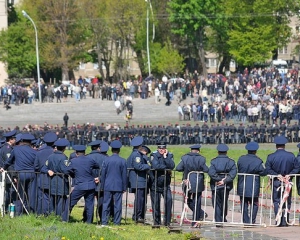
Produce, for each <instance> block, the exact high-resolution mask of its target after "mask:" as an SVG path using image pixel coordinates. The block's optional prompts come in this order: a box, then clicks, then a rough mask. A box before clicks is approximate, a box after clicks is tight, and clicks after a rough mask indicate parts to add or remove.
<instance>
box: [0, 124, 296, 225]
mask: <svg viewBox="0 0 300 240" xmlns="http://www.w3.org/2000/svg"><path fill="white" fill-rule="evenodd" d="M199 132H200V131H199ZM142 135H143V134H142ZM202 136H203V127H202ZM3 137H5V141H4V142H2V143H1V149H0V157H1V161H0V164H1V165H0V167H1V172H3V171H5V170H6V171H8V172H7V174H6V175H5V176H6V177H5V179H1V181H3V180H5V200H6V201H5V206H3V210H4V211H8V204H10V203H13V204H15V206H16V214H17V215H21V214H23V213H30V212H34V213H37V214H43V215H48V214H52V213H54V214H56V215H58V216H61V218H62V220H63V221H69V215H70V213H71V211H72V209H73V207H74V206H75V205H76V204H77V202H78V201H79V200H80V199H81V198H82V197H83V198H84V200H85V208H84V213H83V221H84V222H87V223H92V222H93V218H94V201H95V198H96V199H97V211H96V218H97V220H98V221H99V222H101V224H102V225H103V226H105V225H107V224H108V223H109V219H110V217H112V219H113V223H114V224H116V225H119V224H120V223H121V217H122V195H123V193H125V192H126V191H127V190H128V191H129V192H130V193H133V194H134V198H135V199H134V211H133V215H132V219H133V220H134V221H136V222H138V223H145V212H146V209H145V206H146V201H147V195H148V193H149V192H150V199H151V205H152V209H153V222H154V225H165V226H168V225H170V224H171V209H172V203H173V201H172V194H171V187H170V184H171V178H172V170H173V169H174V168H175V162H174V156H173V154H172V153H171V152H169V151H168V149H167V144H166V142H165V141H160V142H157V150H156V151H154V152H151V151H150V149H149V148H148V147H147V146H146V144H145V142H147V139H148V137H145V135H143V136H135V137H133V138H132V139H131V140H130V146H132V147H133V149H132V153H131V154H130V156H129V157H128V159H127V160H126V159H124V158H122V157H120V156H119V153H120V150H121V148H122V142H121V141H120V140H113V139H111V142H110V145H109V144H108V143H107V142H106V141H103V140H94V141H91V142H89V143H88V145H89V146H91V150H92V151H91V152H90V153H89V154H86V153H85V152H86V146H85V145H74V146H73V149H74V153H73V154H71V156H70V158H68V157H67V156H66V155H65V153H64V152H65V150H66V148H67V147H68V146H69V144H70V142H69V141H68V140H67V139H66V138H58V136H57V134H55V133H54V132H47V133H46V134H45V135H44V136H43V138H42V143H40V144H39V147H38V148H37V146H36V139H35V137H34V135H32V134H30V133H19V134H17V131H16V130H13V131H10V132H6V133H5V134H3ZM162 140H164V139H162ZM255 140H256V139H255ZM287 142H288V139H287V138H286V137H285V136H283V135H276V136H274V143H275V145H276V151H275V152H274V153H272V154H270V155H269V156H268V157H267V160H266V164H265V166H266V167H264V165H263V161H262V160H261V159H260V158H259V157H257V156H256V153H257V150H258V149H259V144H258V143H257V142H256V141H249V142H248V143H247V144H246V145H245V148H246V149H247V151H248V153H247V154H246V155H243V156H241V157H240V158H239V159H238V162H237V164H236V163H235V161H234V160H233V159H231V158H229V157H228V156H227V152H228V150H229V147H228V146H227V145H226V144H225V143H219V144H218V145H217V148H216V150H217V156H216V157H215V158H213V159H211V161H210V166H209V167H208V166H207V165H206V159H205V157H203V156H202V155H201V154H200V148H201V145H200V144H193V145H192V146H190V151H189V152H188V153H187V154H185V155H183V156H182V157H181V161H180V163H179V164H178V165H177V167H176V169H175V170H176V171H179V172H183V177H182V180H183V181H182V186H183V192H184V194H185V196H186V198H185V199H186V204H187V206H188V207H189V208H190V209H191V210H192V212H193V215H192V220H191V224H192V226H194V227H196V226H198V223H199V221H201V220H203V219H206V218H207V217H208V215H207V213H205V212H204V211H203V210H202V209H201V198H202V191H203V190H204V173H208V175H209V177H210V188H211V191H212V205H213V207H214V216H213V219H214V221H215V222H216V223H224V222H227V218H226V217H227V212H228V198H229V192H230V191H231V189H232V188H233V181H234V179H235V178H236V176H237V175H238V173H239V175H238V187H237V194H238V195H239V196H240V200H241V209H242V214H243V222H244V223H245V224H255V221H256V216H257V212H258V206H259V205H258V197H259V194H260V176H265V175H267V174H268V175H273V176H274V177H273V178H271V181H272V186H273V189H272V192H273V196H272V199H273V204H274V212H275V215H277V214H278V212H281V210H282V209H281V208H284V209H287V210H290V208H291V202H292V201H291V199H292V198H291V194H290V195H289V196H288V199H287V202H286V205H283V206H281V205H280V202H281V192H280V191H278V187H280V186H281V185H282V184H283V182H286V181H291V180H292V178H293V176H291V175H293V174H298V173H299V172H300V154H299V155H298V156H297V157H295V156H294V155H293V154H292V153H290V152H287V151H286V150H285V145H286V143H287ZM193 143H194V142H193ZM109 147H111V153H112V155H110V156H109V155H108V150H109ZM297 147H298V148H300V144H298V145H297ZM37 173H38V174H37ZM243 174H245V175H243ZM247 174H250V175H247ZM251 174H256V175H251ZM70 179H71V181H70ZM297 182H298V181H297ZM161 198H163V199H164V201H163V206H161ZM162 212H164V214H163V216H162V215H161V213H162ZM280 217H281V219H280ZM284 217H285V218H284ZM278 219H280V220H278ZM162 221H163V222H162ZM276 224H277V225H278V226H287V225H288V224H289V214H288V213H287V215H284V214H282V216H279V218H277V223H276ZM217 226H222V225H217Z"/></svg>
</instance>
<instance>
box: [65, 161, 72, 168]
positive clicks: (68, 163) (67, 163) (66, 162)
mask: <svg viewBox="0 0 300 240" xmlns="http://www.w3.org/2000/svg"><path fill="white" fill-rule="evenodd" d="M64 163H65V165H66V166H67V167H69V166H70V164H71V162H70V161H69V160H67V159H66V160H64Z"/></svg>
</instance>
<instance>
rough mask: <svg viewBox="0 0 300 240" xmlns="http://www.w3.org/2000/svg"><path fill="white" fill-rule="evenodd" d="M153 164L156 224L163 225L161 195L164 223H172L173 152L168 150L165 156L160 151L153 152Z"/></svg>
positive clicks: (152, 184) (154, 216)
mask: <svg viewBox="0 0 300 240" xmlns="http://www.w3.org/2000/svg"><path fill="white" fill-rule="evenodd" d="M151 166H152V169H153V170H154V171H151V173H150V190H151V192H150V196H151V203H152V209H153V219H154V225H161V209H160V200H161V196H163V197H164V211H165V216H164V225H165V226H167V225H170V223H171V210H172V194H171V188H170V184H171V170H172V169H174V167H175V163H174V160H173V154H172V153H170V152H168V154H167V157H166V158H164V157H163V155H161V154H160V153H159V152H153V153H152V154H151Z"/></svg>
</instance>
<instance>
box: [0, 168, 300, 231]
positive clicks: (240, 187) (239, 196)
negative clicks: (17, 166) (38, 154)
mask: <svg viewBox="0 0 300 240" xmlns="http://www.w3.org/2000/svg"><path fill="white" fill-rule="evenodd" d="M132 173H133V176H134V177H131V178H130V177H129V179H130V181H129V182H128V183H130V184H131V185H129V186H128V190H127V191H126V193H125V194H123V205H122V206H123V207H122V210H123V217H124V219H125V222H126V223H127V222H128V218H132V219H133V220H134V221H136V222H139V223H143V224H146V223H150V224H152V225H166V226H169V225H178V226H190V225H192V226H194V227H196V226H199V225H217V226H232V225H234V226H241V227H243V226H248V227H249V226H252V227H257V226H260V227H266V226H278V225H280V224H286V225H298V221H297V220H298V213H299V212H300V201H299V197H298V192H297V185H299V182H300V181H299V179H300V174H293V175H290V179H285V178H284V179H283V178H282V177H280V176H266V177H261V176H259V175H257V174H245V173H238V175H237V177H236V178H237V180H234V182H233V186H232V185H231V184H229V183H227V184H224V185H222V186H219V185H212V184H210V183H209V181H210V177H209V176H208V174H207V173H204V172H197V171H193V172H190V173H188V174H187V178H186V179H184V180H183V181H182V182H181V181H179V180H178V179H180V177H179V176H182V173H178V172H176V171H173V170H168V169H162V170H157V169H156V170H154V169H152V170H149V171H144V172H143V171H136V170H134V169H128V176H131V174H132ZM178 174H180V175H178ZM220 174H223V175H226V173H220ZM0 177H1V181H0V206H1V215H2V216H4V215H5V214H11V211H12V209H13V208H12V206H14V207H15V212H14V214H13V215H15V216H19V215H22V214H37V215H48V214H56V215H59V216H61V215H62V214H63V213H64V212H65V213H66V212H69V209H67V208H68V206H69V204H68V202H67V201H70V195H71V194H72V190H73V188H76V182H74V181H72V179H71V178H70V177H69V176H68V175H64V174H54V175H53V176H52V177H50V176H48V175H46V174H42V173H36V172H30V171H28V172H25V171H23V172H11V171H10V172H3V173H1V175H0ZM99 184H101V183H99ZM98 190H99V191H98ZM95 199H96V200H97V203H96V201H95V206H96V214H95V215H96V220H97V223H101V216H102V205H103V192H101V191H100V188H96V189H95ZM111 205H113V202H112V203H111ZM131 214H132V215H131ZM111 215H113V206H112V207H111ZM83 218H84V214H83Z"/></svg>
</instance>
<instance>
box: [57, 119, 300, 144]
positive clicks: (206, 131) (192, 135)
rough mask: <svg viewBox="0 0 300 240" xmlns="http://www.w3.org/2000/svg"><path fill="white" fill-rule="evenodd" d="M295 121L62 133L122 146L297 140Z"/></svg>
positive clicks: (78, 139)
mask: <svg viewBox="0 0 300 240" xmlns="http://www.w3.org/2000/svg"><path fill="white" fill-rule="evenodd" d="M299 130H300V128H299V124H298V123H297V122H295V123H294V124H287V123H286V122H284V121H283V122H282V123H281V124H280V125H278V124H276V123H274V124H264V123H262V124H258V123H253V124H247V125H244V124H243V123H240V124H239V125H238V126H237V125H235V124H229V123H222V124H208V123H206V122H204V123H203V124H202V125H200V124H198V123H197V124H195V125H194V126H192V125H191V124H189V123H187V124H182V125H179V124H174V125H173V124H168V125H167V126H164V125H158V126H151V125H144V126H139V125H137V126H134V125H132V126H128V125H126V126H125V127H124V128H119V127H118V128H111V129H105V127H104V126H99V127H95V126H94V129H89V130H87V129H86V130H85V129H84V128H82V127H81V128H76V129H75V128H70V129H69V130H66V131H64V132H63V134H62V136H65V137H66V138H67V139H68V140H69V141H70V142H71V143H75V144H83V145H84V144H87V143H88V142H90V141H92V139H93V138H94V139H96V140H103V141H106V142H107V141H113V140H116V139H117V140H119V141H121V143H122V144H123V145H125V146H130V141H131V139H132V138H133V137H135V136H142V137H143V139H144V144H145V145H156V144H157V143H159V142H167V143H168V144H170V145H179V144H201V143H203V144H206V143H210V144H220V143H225V144H236V143H247V142H251V141H255V142H258V143H273V142H274V137H276V136H285V137H286V138H287V139H288V141H289V142H299V141H300V138H299Z"/></svg>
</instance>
